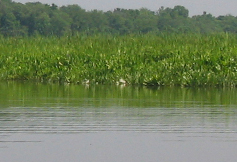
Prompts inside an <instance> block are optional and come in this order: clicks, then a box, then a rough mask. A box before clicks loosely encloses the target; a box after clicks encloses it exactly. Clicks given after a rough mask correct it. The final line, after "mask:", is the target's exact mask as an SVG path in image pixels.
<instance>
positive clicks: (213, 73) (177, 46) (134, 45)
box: [0, 33, 237, 87]
mask: <svg viewBox="0 0 237 162" xmlns="http://www.w3.org/2000/svg"><path fill="white" fill-rule="evenodd" d="M236 44H237V36H236V35H233V34H226V33H219V34H209V35H201V34H188V35H187V34H159V35H154V34H145V35H144V34H142V35H125V36H114V35H92V36H87V35H82V34H81V35H80V34H78V35H75V36H63V37H56V36H52V37H41V36H37V37H24V38H20V37H18V38H15V37H14V38H13V37H9V38H4V37H1V38H0V79H1V80H33V81H41V82H61V83H63V82H68V83H78V84H81V83H84V82H89V83H90V84H97V83H99V84H116V83H118V82H119V80H120V81H121V82H124V81H126V83H127V84H132V85H147V86H150V85H151V86H153V85H157V86H162V85H165V86H221V87H234V86H236V85H237V46H236Z"/></svg>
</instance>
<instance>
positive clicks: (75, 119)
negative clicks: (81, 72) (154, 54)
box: [0, 82, 237, 140]
mask: <svg viewBox="0 0 237 162" xmlns="http://www.w3.org/2000/svg"><path fill="white" fill-rule="evenodd" d="M0 90H1V91H0V104H1V105H0V106H1V107H0V122H1V125H0V133H80V132H100V131H131V132H146V133H152V132H153V133H154V132H157V133H175V134H176V135H177V137H187V136H201V137H205V136H218V138H222V139H223V140H237V138H236V131H237V129H236V128H237V126H236V124H235V123H236V122H237V116H236V113H237V109H236V106H237V103H236V102H237V101H236V97H237V96H236V95H237V91H236V89H217V88H213V89H207V88H206V89H205V88H204V89H201V88H200V89H191V88H167V87H166V88H156V89H148V88H144V87H119V86H99V85H96V86H89V87H85V86H81V85H55V84H54V85H44V84H33V83H19V82H18V83H16V82H9V83H1V84H0ZM223 134H225V135H224V136H223ZM219 136H220V137H219Z"/></svg>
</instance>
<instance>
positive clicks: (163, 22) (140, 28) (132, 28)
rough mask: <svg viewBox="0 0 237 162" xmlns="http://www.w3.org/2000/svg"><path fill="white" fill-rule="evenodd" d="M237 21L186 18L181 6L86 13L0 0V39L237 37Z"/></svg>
mask: <svg viewBox="0 0 237 162" xmlns="http://www.w3.org/2000/svg"><path fill="white" fill-rule="evenodd" d="M236 24H237V17H235V16H232V15H224V16H218V17H214V16H213V15H212V14H210V13H207V12H203V13H202V15H194V16H192V17H189V11H188V10H187V9H186V8H185V7H183V6H175V7H174V8H164V7H161V8H159V9H157V11H150V10H149V9H146V8H141V9H121V8H116V9H114V10H113V11H106V12H104V11H98V10H92V11H86V10H84V9H82V8H81V7H80V6H78V5H68V6H61V7H58V6H57V5H55V4H51V5H49V4H42V3H40V2H31V3H30V2H29V3H26V4H22V3H16V2H13V1H11V0H0V35H3V36H5V37H9V36H35V35H42V36H51V35H56V36H64V35H76V34H77V33H86V34H88V35H92V34H98V33H103V34H117V35H118V34H119V35H126V34H141V33H142V34H144V33H150V32H152V33H163V32H169V33H201V34H210V33H216V32H229V33H237V25H236Z"/></svg>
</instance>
